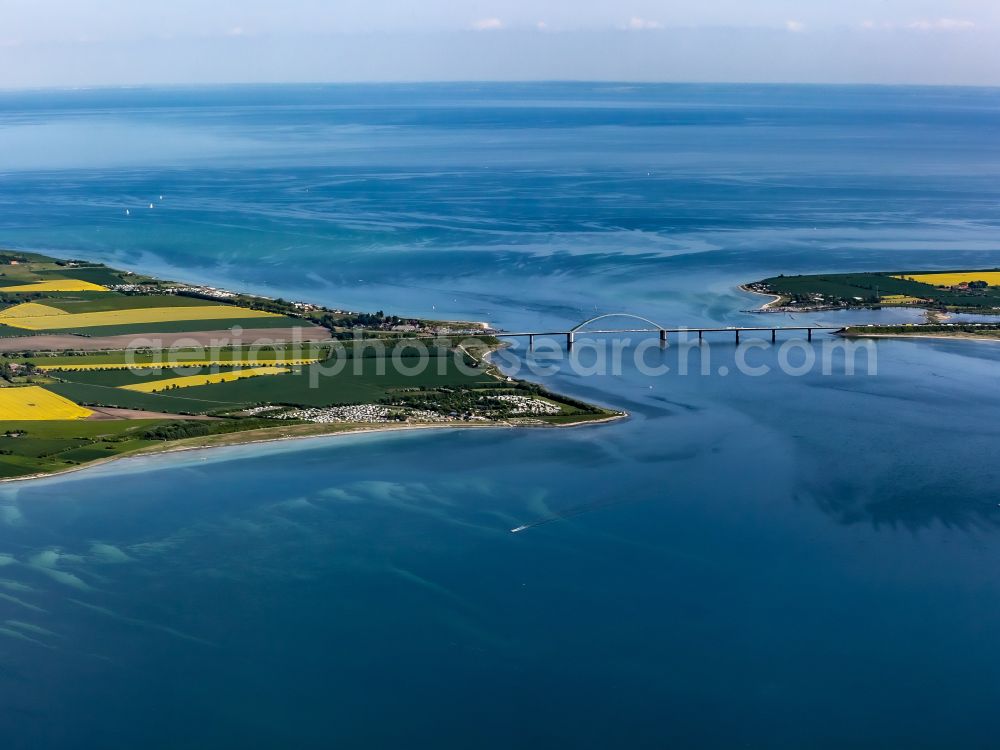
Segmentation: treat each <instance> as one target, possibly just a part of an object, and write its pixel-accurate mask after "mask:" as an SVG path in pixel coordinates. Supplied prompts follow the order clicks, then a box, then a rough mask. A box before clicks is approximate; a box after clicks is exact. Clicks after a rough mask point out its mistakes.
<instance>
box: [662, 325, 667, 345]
mask: <svg viewBox="0 0 1000 750" xmlns="http://www.w3.org/2000/svg"><path fill="white" fill-rule="evenodd" d="M666 345H667V332H666V330H664V329H663V328H661V329H660V346H666Z"/></svg>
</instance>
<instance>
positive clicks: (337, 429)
mask: <svg viewBox="0 0 1000 750" xmlns="http://www.w3.org/2000/svg"><path fill="white" fill-rule="evenodd" d="M629 416H630V415H629V414H628V412H620V413H617V414H609V415H607V416H605V417H602V418H600V419H584V420H580V421H579V422H569V423H566V424H516V423H515V424H512V423H510V422H491V423H488V424H479V423H468V422H465V423H462V422H456V423H454V424H449V423H423V424H404V425H381V424H372V425H364V424H357V423H354V424H351V423H335V424H304V425H291V426H274V427H265V428H262V429H259V430H247V431H246V432H235V433H224V434H221V435H209V436H205V437H197V438H187V440H190V441H192V442H191V443H189V444H185V442H184V441H164V446H163V447H162V448H161V447H159V446H148V447H146V448H140V449H138V450H136V451H133V452H131V453H121V454H118V455H116V456H109V457H108V458H102V459H99V460H97V461H90V462H88V463H86V464H80V465H79V466H71V467H69V468H66V469H61V470H60V471H53V472H47V473H44V474H27V475H25V476H21V477H6V478H2V479H0V486H3V485H6V484H9V483H14V482H30V481H37V480H42V479H54V478H57V477H64V476H67V475H69V474H75V473H77V472H81V471H86V470H88V469H93V468H96V467H98V466H107V465H109V464H112V463H115V462H117V461H126V460H128V459H132V458H145V457H151V456H162V455H167V454H170V453H189V452H191V451H214V450H217V449H218V448H235V447H237V446H240V445H266V444H269V443H283V442H286V441H293V440H309V439H322V438H336V437H350V436H357V435H369V434H376V433H387V432H410V431H415V430H466V429H509V430H531V429H548V428H551V429H566V428H574V427H587V426H589V425H597V424H607V423H609V422H617V421H619V420H624V419H628V418H629ZM296 428H305V429H300V430H299V432H301V433H302V434H279V435H276V434H275V433H276V432H280V431H294V430H295V429H296ZM213 438H215V440H213ZM196 441H204V444H197V443H196Z"/></svg>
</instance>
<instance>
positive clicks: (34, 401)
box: [0, 386, 93, 421]
mask: <svg viewBox="0 0 1000 750" xmlns="http://www.w3.org/2000/svg"><path fill="white" fill-rule="evenodd" d="M92 414H93V412H92V411H90V410H89V409H84V408H83V407H81V406H79V405H77V404H76V403H74V402H73V401H71V400H69V399H67V398H65V397H63V396H60V395H58V394H56V393H53V392H51V391H47V390H45V389H44V388H41V387H39V386H24V387H13V388H2V389H0V416H2V418H3V419H6V420H19V421H20V420H56V419H58V420H63V419H66V420H73V419H86V418H87V417H89V416H91V415H92Z"/></svg>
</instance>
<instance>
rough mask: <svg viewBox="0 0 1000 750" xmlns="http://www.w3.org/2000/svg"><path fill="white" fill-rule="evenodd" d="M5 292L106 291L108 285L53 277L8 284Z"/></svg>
mask: <svg viewBox="0 0 1000 750" xmlns="http://www.w3.org/2000/svg"><path fill="white" fill-rule="evenodd" d="M2 291H4V292H106V291H108V290H107V288H106V287H103V286H101V285H99V284H91V283H90V282H89V281H80V280H79V279H53V280H52V281H33V282H31V283H29V284H20V285H18V286H7V287H4V288H3V289H2Z"/></svg>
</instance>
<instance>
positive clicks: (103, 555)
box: [0, 83, 1000, 750]
mask: <svg viewBox="0 0 1000 750" xmlns="http://www.w3.org/2000/svg"><path fill="white" fill-rule="evenodd" d="M998 133H1000V91H997V90H990V89H946V88H933V89H932V88H927V89H923V88H853V87H797V86H781V87H779V86H774V87H759V86H646V85H643V86H633V85H606V84H601V85H597V84H583V83H580V84H536V85H426V86H364V87H363V86H358V87H353V86H295V87H233V88H204V89H194V90H188V89H168V90H145V89H134V90H115V91H102V90H96V91H65V92H19V93H14V92H8V93H0V246H6V247H20V248H26V249H36V250H40V251H49V252H52V253H56V254H60V255H64V256H86V257H92V258H100V259H102V260H105V261H107V262H109V263H114V264H116V265H118V266H123V267H129V268H135V269H143V270H147V271H152V272H156V273H160V274H163V275H167V276H170V277H173V278H178V279H190V280H196V279H207V280H210V281H213V282H216V283H219V284H224V285H228V286H240V287H243V288H247V289H252V290H255V291H258V292H261V293H264V294H281V295H284V296H286V297H292V298H306V299H313V300H317V301H320V302H324V303H327V304H331V305H336V306H341V307H347V308H352V309H360V310H371V309H376V308H382V309H384V310H385V311H386V312H393V313H398V314H402V315H425V316H434V317H447V316H453V317H458V318H463V319H476V320H489V321H491V322H493V323H494V324H496V325H499V326H503V327H505V328H507V329H514V328H521V329H523V328H539V329H545V330H554V329H559V328H563V327H566V326H567V325H573V324H575V323H577V322H579V321H580V320H581V319H583V318H586V317H589V316H592V315H595V314H598V313H604V312H630V313H634V314H638V315H642V316H645V317H649V318H652V319H654V320H657V321H660V322H662V323H663V324H664V325H669V326H682V325H711V326H716V327H724V326H730V325H738V324H750V325H753V324H759V323H760V320H761V318H760V316H757V315H753V314H750V313H746V312H743V311H745V310H747V309H748V308H752V307H754V306H756V305H757V304H759V302H760V298H755V297H752V296H751V295H747V294H744V293H742V292H740V291H738V289H737V286H738V285H739V284H740V283H741V282H744V281H748V280H753V279H757V278H761V277H763V276H767V275H771V274H775V273H782V272H810V271H826V270H829V271H834V270H854V269H871V270H876V269H877V270H884V269H900V270H904V269H913V268H934V267H942V268H944V267H983V266H996V265H1000V234H998V225H1000V179H998V178H1000V138H998V136H997V134H998ZM161 196H162V198H161ZM150 204H152V205H153V208H152V209H150V208H148V206H149V205H150ZM126 209H128V211H129V213H128V214H126ZM883 315H885V316H886V318H885V319H895V318H894V317H892V316H894V315H901V314H900V313H890V312H885V311H884V312H883ZM846 317H847V316H839V317H838V316H837V315H834V314H831V313H826V314H816V315H813V316H809V317H808V322H816V323H823V322H835V321H841V320H844V319H846ZM852 317H853V319H855V320H867V319H869V318H870V317H872V316H870V315H869V314H867V313H854V314H852ZM903 317H904V318H906V319H909V318H911V317H914V316H912V315H904V316H903ZM796 318H797V322H799V323H801V322H803V320H802V318H801V316H796ZM776 319H780V320H781V322H783V323H785V324H791V323H793V321H792V320H789V319H787V317H783V316H776V317H774V318H772V317H769V318H768V319H767V320H768V321H771V320H776ZM823 343H824V341H823V340H821V338H820V337H818V338H817V340H816V341H814V344H813V346H814V348H815V349H816V350H817V351H818V350H820V349H821V347H822V346H823ZM640 345H641V341H640V340H639V339H638V338H636V337H634V338H633V339H632V341H631V344H630V345H629V346H628V347H626V349H625V352H626V355H627V356H625V357H624V364H623V367H622V371H621V373H620V374H593V375H589V376H584V375H582V374H580V373H578V372H574V371H573V370H572V368H569V367H562V368H561V369H559V371H558V372H556V373H554V374H552V375H549V376H547V377H545V380H546V382H547V384H548V385H549V386H551V387H553V388H556V389H559V390H562V391H565V392H569V393H572V394H575V395H577V396H579V397H582V398H587V399H591V400H594V401H598V402H600V403H604V404H607V405H609V406H613V407H617V408H621V409H625V410H627V411H628V412H629V413H630V418H629V419H628V420H627V421H624V422H619V423H615V424H611V425H605V426H596V427H588V428H579V429H571V430H534V431H533V430H483V431H475V432H468V431H455V430H452V431H447V430H445V431H440V432H424V431H422V432H419V433H408V434H401V433H394V434H385V435H377V436H376V435H370V436H364V437H356V438H335V439H326V440H322V439H321V440H312V441H302V442H296V443H281V444H271V445H268V446H245V447H239V448H232V449H224V450H218V451H214V452H201V453H188V454H183V455H175V456H158V457H153V458H144V459H133V460H129V461H124V462H119V463H115V464H110V465H106V466H102V467H98V468H94V469H91V470H87V471H83V472H80V473H78V474H74V475H70V476H65V477H60V478H55V479H49V480H44V481H38V482H33V483H21V484H9V485H3V486H0V738H2V742H3V746H4V747H9V748H18V749H20V748H31V749H32V750H34V749H36V748H60V749H62V748H74V749H75V748H95V747H100V748H131V747H136V746H142V747H145V748H149V749H150V750H159V749H160V748H180V747H183V748H248V747H260V748H285V747H293V746H296V747H332V746H342V747H401V746H405V747H434V748H452V747H454V748H459V747H461V748H465V747H483V748H489V747H497V748H501V747H503V748H506V747H593V748H604V747H613V746H614V747H619V746H620V747H635V748H643V747H650V748H653V747H656V748H660V747H719V748H730V747H752V748H802V747H816V748H826V747H828V748H840V747H845V746H850V747H873V748H874V747H879V748H882V747H896V746H906V747H911V748H924V747H926V748H937V747H949V748H951V747H963V748H989V747H995V745H996V722H995V706H996V704H997V701H998V700H1000V680H998V677H1000V640H998V638H997V633H998V632H1000V575H998V572H997V571H998V570H1000V549H998V541H1000V536H998V521H1000V506H998V503H1000V497H998V492H997V486H998V476H997V469H996V460H995V458H996V446H997V444H998V442H997V441H998V439H1000V394H998V392H997V389H996V383H997V374H998V372H1000V361H998V360H1000V347H995V346H994V345H992V344H977V343H965V342H951V341H938V342H929V341H921V342H914V341H902V340H900V341H882V342H879V343H878V344H877V347H876V354H877V374H856V375H854V376H851V375H847V374H845V373H844V372H843V368H842V367H839V366H838V367H835V368H834V371H833V373H832V374H829V375H825V374H823V373H822V372H821V371H819V370H818V369H815V368H814V369H813V370H811V371H809V372H808V373H806V374H803V375H800V376H792V375H788V374H782V373H781V372H779V371H778V367H777V364H778V356H779V355H778V353H777V352H776V351H775V350H764V349H757V350H754V352H753V353H752V354H747V358H748V359H751V360H753V363H754V364H767V365H770V366H772V371H771V372H770V373H769V374H767V375H765V376H761V377H749V376H745V375H740V374H738V373H737V372H736V368H735V367H734V366H733V365H734V364H735V362H736V358H737V357H738V356H739V354H738V353H737V351H736V350H735V349H734V347H733V346H732V344H731V343H728V342H727V343H723V342H722V341H721V340H720V341H719V342H716V344H715V345H714V346H713V348H712V358H713V360H712V367H711V369H710V374H708V375H700V374H693V373H692V374H689V375H687V376H682V375H680V374H679V373H678V370H679V369H680V367H679V365H680V360H681V359H682V358H683V357H686V356H687V354H686V353H685V352H686V350H685V349H684V348H683V347H681V346H679V345H677V344H676V343H675V344H673V345H671V346H670V347H669V348H668V349H667V350H665V351H660V350H658V349H654V350H651V351H647V352H645V353H644V354H643V357H644V360H643V361H644V362H645V363H646V365H650V364H652V365H662V364H667V365H670V366H671V368H672V369H671V373H670V374H668V375H662V376H651V375H649V374H644V373H643V372H642V371H640V370H641V369H642V368H639V367H637V365H636V362H635V356H634V355H635V351H636V349H637V348H638V347H639V346H640ZM581 348H582V351H581V352H579V356H580V357H581V359H583V358H584V357H586V356H588V355H587V351H588V349H587V346H586V345H584V346H582V347H581ZM519 353H523V351H522V352H519ZM800 353H801V352H800ZM837 364H838V365H839V364H842V363H841V362H839V361H838V363H837ZM716 365H719V366H724V367H727V368H728V369H729V374H728V375H723V374H721V373H720V371H719V368H718V367H717V366H716ZM695 369H696V368H695ZM536 520H551V522H548V523H544V524H542V525H539V526H534V527H532V528H529V529H527V530H526V531H524V532H522V533H518V534H512V533H511V532H510V529H512V528H515V527H517V526H519V525H524V524H530V523H532V522H533V521H536Z"/></svg>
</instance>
